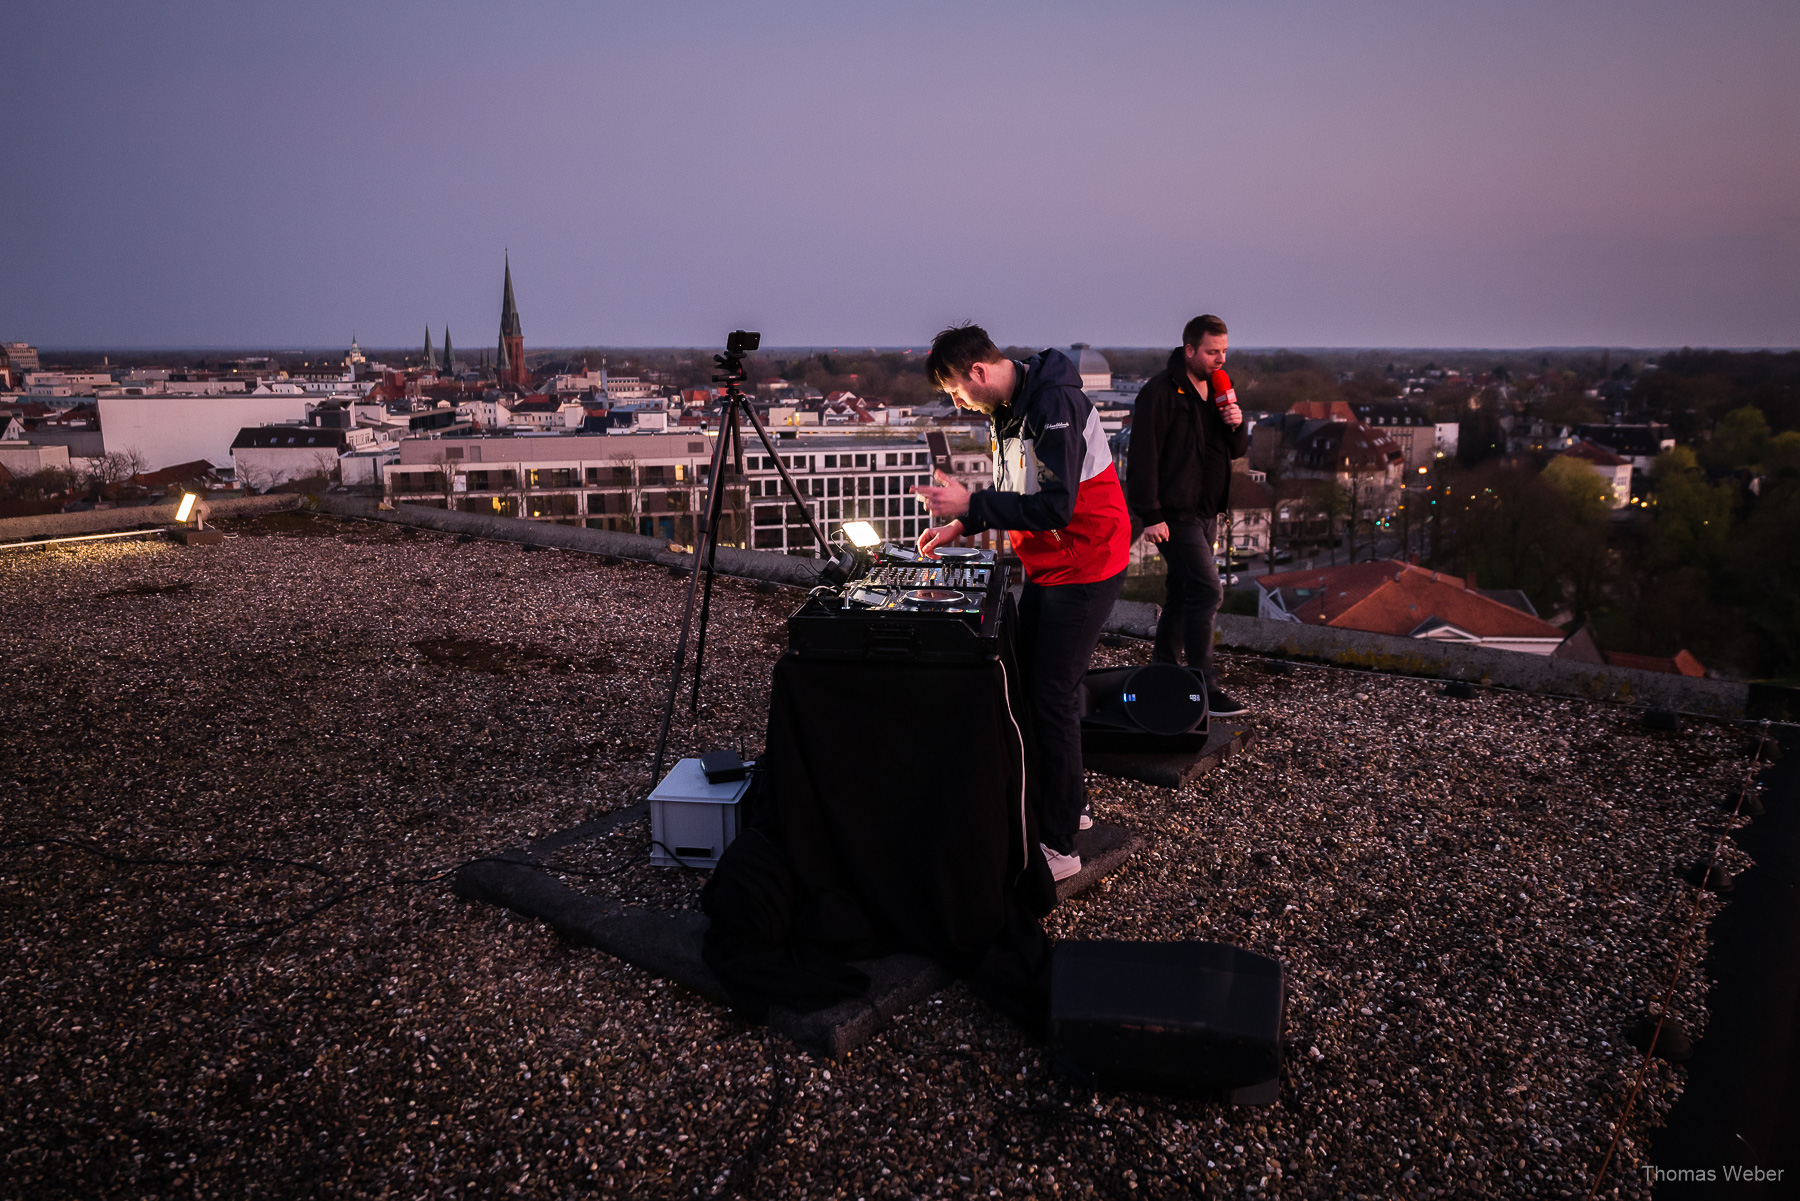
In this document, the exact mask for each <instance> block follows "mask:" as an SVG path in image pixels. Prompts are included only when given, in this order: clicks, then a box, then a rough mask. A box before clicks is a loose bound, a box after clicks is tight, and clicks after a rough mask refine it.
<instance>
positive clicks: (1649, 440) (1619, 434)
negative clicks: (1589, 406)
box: [1574, 421, 1675, 476]
mask: <svg viewBox="0 0 1800 1201" xmlns="http://www.w3.org/2000/svg"><path fill="white" fill-rule="evenodd" d="M1574 433H1575V436H1576V437H1577V438H1580V439H1582V440H1583V441H1586V442H1591V443H1593V444H1594V445H1595V446H1599V447H1603V448H1604V449H1606V450H1610V451H1611V452H1612V453H1614V454H1615V455H1618V456H1619V457H1620V458H1622V459H1624V460H1626V461H1627V462H1628V463H1630V464H1631V469H1632V471H1634V472H1636V473H1638V474H1639V475H1644V476H1648V475H1649V474H1650V465H1651V464H1652V463H1654V462H1655V461H1656V456H1657V455H1659V454H1661V453H1662V452H1663V451H1665V450H1674V449H1675V439H1674V438H1673V437H1671V436H1670V434H1669V427H1668V426H1666V425H1664V424H1662V423H1661V422H1654V421H1653V422H1648V423H1645V424H1642V425H1577V426H1575V427H1574Z"/></svg>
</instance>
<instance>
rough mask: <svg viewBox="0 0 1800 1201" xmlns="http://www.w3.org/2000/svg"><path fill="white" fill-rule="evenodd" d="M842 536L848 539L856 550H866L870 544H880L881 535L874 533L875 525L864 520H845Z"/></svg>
mask: <svg viewBox="0 0 1800 1201" xmlns="http://www.w3.org/2000/svg"><path fill="white" fill-rule="evenodd" d="M844 537H846V538H848V539H850V544H851V545H852V546H854V547H856V549H858V550H867V549H869V548H870V547H871V546H879V545H880V544H881V535H880V534H878V533H876V532H875V527H874V526H872V525H870V524H869V523H868V522H866V521H850V522H846V523H845V524H844Z"/></svg>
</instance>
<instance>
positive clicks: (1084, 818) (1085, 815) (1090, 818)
mask: <svg viewBox="0 0 1800 1201" xmlns="http://www.w3.org/2000/svg"><path fill="white" fill-rule="evenodd" d="M1078 824H1079V825H1080V827H1081V828H1082V829H1083V830H1092V829H1093V828H1094V815H1093V814H1092V813H1091V812H1089V811H1088V807H1087V806H1086V805H1083V806H1082V807H1081V821H1080V822H1079V823H1078Z"/></svg>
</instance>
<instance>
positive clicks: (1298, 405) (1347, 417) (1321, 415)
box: [1288, 400, 1356, 421]
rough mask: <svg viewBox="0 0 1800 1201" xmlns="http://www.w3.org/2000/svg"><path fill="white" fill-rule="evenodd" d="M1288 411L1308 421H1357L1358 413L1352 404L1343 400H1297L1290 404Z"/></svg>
mask: <svg viewBox="0 0 1800 1201" xmlns="http://www.w3.org/2000/svg"><path fill="white" fill-rule="evenodd" d="M1288 412H1290V413H1295V414H1298V415H1299V416H1301V417H1304V418H1306V419H1307V420H1308V421H1355V420H1356V414H1355V413H1353V412H1351V411H1350V406H1349V404H1348V403H1346V402H1345V401H1341V400H1296V401H1295V402H1294V403H1293V404H1291V405H1289V406H1288Z"/></svg>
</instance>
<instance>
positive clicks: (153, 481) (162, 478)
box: [132, 459, 213, 488]
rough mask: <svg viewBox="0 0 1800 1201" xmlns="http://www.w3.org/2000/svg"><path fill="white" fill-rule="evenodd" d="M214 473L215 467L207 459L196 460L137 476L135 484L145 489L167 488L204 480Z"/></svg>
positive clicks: (134, 480)
mask: <svg viewBox="0 0 1800 1201" xmlns="http://www.w3.org/2000/svg"><path fill="white" fill-rule="evenodd" d="M212 473H213V465H212V464H211V463H209V462H207V461H206V460H205V459H195V460H194V461H193V462H192V463H177V464H175V466H173V467H164V468H163V469H162V470H160V471H146V472H144V473H143V474H142V475H139V476H136V477H135V478H134V479H133V481H132V482H133V483H136V484H139V485H141V486H143V487H145V488H166V487H167V486H168V485H170V484H185V483H188V482H189V481H191V480H203V479H207V478H209V477H210V476H211V475H212Z"/></svg>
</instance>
